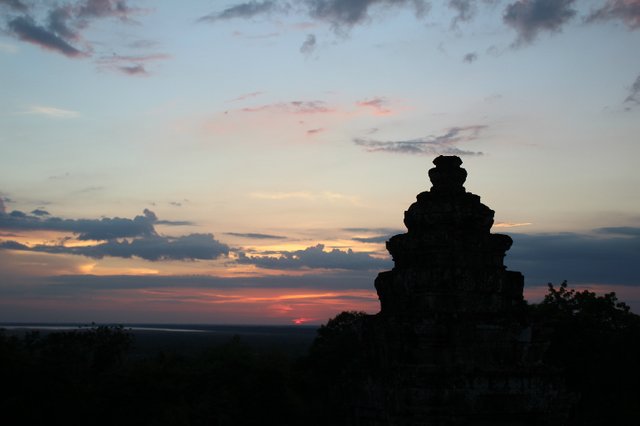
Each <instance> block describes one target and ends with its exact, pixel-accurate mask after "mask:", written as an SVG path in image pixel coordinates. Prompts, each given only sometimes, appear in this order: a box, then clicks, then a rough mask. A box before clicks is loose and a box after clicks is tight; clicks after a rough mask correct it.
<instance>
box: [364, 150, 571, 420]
mask: <svg viewBox="0 0 640 426" xmlns="http://www.w3.org/2000/svg"><path fill="white" fill-rule="evenodd" d="M433 162H434V164H435V166H436V167H435V168H432V169H431V170H429V177H430V179H431V183H432V185H433V186H432V187H431V189H430V190H429V191H426V192H422V193H420V194H418V196H417V201H416V202H415V203H413V204H412V205H411V206H410V207H409V209H408V210H407V211H406V212H405V214H404V223H405V225H406V227H407V232H406V233H404V234H400V235H396V236H394V237H392V238H391V239H390V240H389V241H388V242H387V249H388V250H389V253H391V256H392V257H393V261H394V264H395V266H394V268H393V269H392V270H390V271H385V272H381V273H380V274H379V275H378V277H377V278H376V280H375V287H376V290H377V292H378V296H379V298H380V304H381V310H380V313H378V314H377V315H374V316H371V317H369V318H367V319H366V320H365V321H364V323H363V327H362V340H363V345H364V348H365V360H366V361H365V362H364V364H365V365H366V366H365V367H363V368H366V369H368V370H369V373H368V374H367V376H368V380H367V383H365V384H363V397H362V404H360V407H359V412H358V415H357V417H358V423H359V424H377V425H383V424H385V425H542V424H559V423H558V422H559V421H560V420H559V419H560V418H561V417H562V414H561V413H562V412H564V411H563V408H562V407H564V406H565V405H566V404H565V403H564V401H565V399H566V398H565V397H564V394H563V390H562V385H561V384H560V381H559V380H558V376H557V374H555V373H553V372H552V371H550V370H549V369H546V368H545V367H544V365H542V363H541V362H540V359H539V356H538V355H539V353H540V348H539V347H535V346H536V343H535V342H532V341H531V328H530V327H529V326H528V325H527V324H526V319H525V318H524V314H525V305H524V300H523V294H522V291H523V283H524V277H523V276H522V274H521V273H520V272H514V271H508V270H507V269H506V267H505V266H504V257H505V252H506V251H507V250H508V249H509V248H510V247H511V244H512V240H511V238H510V237H509V236H507V235H502V234H492V233H491V232H490V230H491V227H492V225H493V216H494V211H493V210H491V209H490V208H488V207H487V206H485V205H484V204H482V203H481V202H480V197H479V196H477V195H474V194H471V193H469V192H466V190H465V188H464V186H463V184H464V182H465V179H466V176H467V172H466V171H465V169H463V168H461V167H460V166H461V164H462V160H461V159H460V158H458V157H455V156H440V157H438V158H436V159H435V160H434V161H433Z"/></svg>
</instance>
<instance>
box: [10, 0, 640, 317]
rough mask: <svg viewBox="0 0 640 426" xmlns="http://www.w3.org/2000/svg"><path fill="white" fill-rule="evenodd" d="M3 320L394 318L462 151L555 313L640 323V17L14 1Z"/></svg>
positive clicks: (529, 285) (595, 0)
mask: <svg viewBox="0 0 640 426" xmlns="http://www.w3.org/2000/svg"><path fill="white" fill-rule="evenodd" d="M0 17H1V19H0V64H1V66H0V81H2V85H1V86H0V90H1V92H0V95H1V96H0V99H1V101H0V128H2V129H3V131H2V132H1V133H0V146H1V148H2V155H1V156H0V202H1V204H0V295H1V296H0V305H2V309H0V312H2V313H1V314H0V320H2V321H30V320H31V321H92V320H95V321H114V322H127V321H148V322H154V321H156V322H157V321H164V320H170V321H175V322H217V323H263V322H264V323H283V324H286V323H291V322H292V321H293V322H313V323H319V322H323V321H325V320H326V319H327V318H328V317H330V316H333V315H335V314H336V313H338V312H340V311H341V310H343V309H350V308H358V309H365V310H368V311H370V312H375V311H376V309H377V308H378V304H377V298H376V295H375V291H374V289H373V279H374V278H375V276H376V274H377V273H378V272H379V271H381V270H384V269H387V268H389V267H390V266H391V262H390V260H389V257H388V255H387V253H386V250H385V248H384V240H385V238H386V237H388V236H390V235H393V234H394V233H399V232H403V231H404V226H403V224H402V217H403V212H404V210H406V208H407V207H408V206H409V205H410V204H411V203H412V202H413V201H414V200H415V195H416V194H417V193H419V192H421V191H423V190H427V189H428V188H429V187H430V183H429V182H428V178H427V170H428V169H429V168H430V167H432V164H431V161H432V160H433V158H435V157H436V156H437V155H440V154H445V155H451V154H455V155H460V156H461V157H462V158H463V161H464V165H463V167H465V168H466V169H467V171H468V173H469V178H468V179H467V183H466V185H465V186H466V188H467V190H469V191H471V192H473V193H476V194H478V195H480V196H481V197H482V200H483V202H484V203H485V204H487V205H488V206H489V207H491V208H492V209H493V210H495V211H496V216H495V225H494V228H493V232H503V233H508V234H510V235H512V236H513V238H514V245H513V247H512V249H511V250H510V252H509V253H508V255H507V258H506V264H507V266H508V267H509V268H510V269H513V270H520V271H522V272H523V273H524V274H525V283H526V295H527V297H529V298H530V299H532V300H535V299H536V298H539V297H540V295H541V294H542V292H544V287H543V285H544V284H546V283H547V282H555V283H559V282H561V281H562V280H564V279H567V280H568V281H569V283H570V284H572V285H574V286H577V287H581V288H583V287H584V288H591V289H595V290H597V291H616V292H617V293H618V294H619V296H620V297H621V298H622V299H623V300H625V301H627V302H628V303H630V304H631V305H632V306H633V307H634V309H635V310H636V311H639V310H640V293H639V291H638V286H639V285H640V282H639V281H640V276H639V274H638V273H637V272H636V271H634V265H635V264H637V262H638V261H640V212H639V211H640V198H639V196H638V190H637V188H638V187H639V186H640V174H639V173H638V172H637V164H636V163H637V159H638V158H639V157H640V148H639V147H638V146H639V144H638V136H637V135H638V133H639V132H638V131H639V130H640V120H639V119H638V118H639V112H640V57H639V56H638V55H637V54H636V53H637V48H638V45H639V42H640V31H638V29H639V28H640V2H638V1H637V0H592V1H590V0H584V1H579V0H576V1H572V0H559V1H550V0H528V1H527V0H519V1H515V0H504V1H500V0H475V1H474V0H451V1H442V2H435V1H432V2H428V1H420V0H404V1H403V0H395V1H394V0H359V1H338V0H306V1H296V2H293V1H284V0H283V1H277V0H274V1H269V0H267V1H249V2H242V1H189V2H173V1H150V0H148V1H145V0H140V1H133V0H128V1H115V0H79V1H68V2H64V1H37V2H36V1H27V0H0Z"/></svg>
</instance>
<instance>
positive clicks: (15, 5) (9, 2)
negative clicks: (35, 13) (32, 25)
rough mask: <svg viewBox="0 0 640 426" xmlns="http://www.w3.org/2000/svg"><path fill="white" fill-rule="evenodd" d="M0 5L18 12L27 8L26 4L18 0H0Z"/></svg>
mask: <svg viewBox="0 0 640 426" xmlns="http://www.w3.org/2000/svg"><path fill="white" fill-rule="evenodd" d="M0 6H7V7H8V8H9V9H12V10H15V11H18V12H26V11H27V10H29V8H28V7H27V5H26V4H25V3H23V2H21V1H20V0H0Z"/></svg>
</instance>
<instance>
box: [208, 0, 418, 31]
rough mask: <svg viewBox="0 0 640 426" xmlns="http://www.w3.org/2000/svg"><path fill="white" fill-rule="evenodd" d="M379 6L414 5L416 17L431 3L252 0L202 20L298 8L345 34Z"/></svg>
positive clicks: (406, 0) (412, 0)
mask: <svg viewBox="0 0 640 426" xmlns="http://www.w3.org/2000/svg"><path fill="white" fill-rule="evenodd" d="M376 6H378V7H380V8H391V7H397V8H403V7H411V8H412V9H413V11H414V13H415V15H416V16H417V17H421V16H424V15H425V14H426V13H427V12H428V10H429V3H428V2H427V1H425V0H353V1H345V0H303V1H296V2H293V1H291V2H290V1H275V0H265V1H255V0H252V1H249V2H245V3H241V4H238V5H235V6H231V7H229V8H227V9H224V10H222V11H219V12H213V13H210V14H208V15H206V16H203V17H202V18H200V19H199V21H209V22H216V21H220V20H227V19H250V18H254V17H256V16H260V15H269V14H272V13H288V12H289V11H291V10H296V11H300V12H302V13H306V14H307V15H308V16H309V17H311V18H312V19H315V20H317V21H322V22H326V23H328V24H330V25H331V27H332V28H333V29H334V31H336V32H338V33H346V32H348V30H349V29H351V28H352V27H354V26H355V25H360V24H364V23H366V22H368V21H369V20H370V19H371V13H370V12H371V9H373V7H376Z"/></svg>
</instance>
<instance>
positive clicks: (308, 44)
mask: <svg viewBox="0 0 640 426" xmlns="http://www.w3.org/2000/svg"><path fill="white" fill-rule="evenodd" d="M315 48H316V36H315V35H313V34H307V38H306V39H305V41H304V43H302V46H300V53H302V54H303V55H307V56H308V55H310V54H312V53H313V51H314V50H315Z"/></svg>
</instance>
